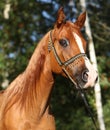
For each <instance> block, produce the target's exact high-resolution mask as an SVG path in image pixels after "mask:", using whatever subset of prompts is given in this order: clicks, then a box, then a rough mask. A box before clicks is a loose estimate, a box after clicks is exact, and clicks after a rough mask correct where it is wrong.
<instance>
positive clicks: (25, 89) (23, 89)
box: [0, 34, 48, 113]
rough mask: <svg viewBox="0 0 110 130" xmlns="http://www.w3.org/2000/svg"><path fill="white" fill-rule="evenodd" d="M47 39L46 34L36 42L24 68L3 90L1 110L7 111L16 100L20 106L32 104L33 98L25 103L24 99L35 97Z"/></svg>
mask: <svg viewBox="0 0 110 130" xmlns="http://www.w3.org/2000/svg"><path fill="white" fill-rule="evenodd" d="M47 40H48V34H47V35H46V36H45V37H44V38H43V39H42V40H41V41H40V43H39V44H38V46H37V48H36V49H35V51H34V53H33V55H32V57H31V59H30V61H29V64H28V66H27V68H26V70H25V71H24V72H23V73H22V74H20V75H19V76H18V77H17V78H16V79H15V80H14V81H13V82H12V83H11V84H10V85H9V87H8V88H7V89H6V90H5V91H4V93H3V94H4V101H3V104H2V106H1V108H0V109H1V110H2V111H4V112H6V111H8V110H9V109H10V108H11V107H12V106H13V104H15V103H16V102H18V103H19V106H21V107H22V106H23V105H31V106H32V104H33V100H31V102H27V104H25V103H26V100H28V97H33V98H36V97H35V92H36V89H35V87H36V86H37V81H38V80H39V77H40V74H41V72H42V69H43V64H44V61H45V47H47V46H46V45H45V44H46V43H47V42H48V41H47ZM27 95H28V96H27ZM30 99H32V98H30ZM30 103H31V104H30ZM28 108H29V107H28ZM31 108H32V107H31ZM4 112H2V113H4Z"/></svg>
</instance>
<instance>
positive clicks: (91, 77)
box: [73, 32, 97, 88]
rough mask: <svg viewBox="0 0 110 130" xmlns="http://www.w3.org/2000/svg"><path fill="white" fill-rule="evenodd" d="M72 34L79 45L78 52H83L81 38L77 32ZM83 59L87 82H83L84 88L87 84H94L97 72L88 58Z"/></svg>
mask: <svg viewBox="0 0 110 130" xmlns="http://www.w3.org/2000/svg"><path fill="white" fill-rule="evenodd" d="M73 35H74V38H75V40H76V43H77V45H78V47H79V50H80V53H85V51H84V48H83V43H82V40H81V38H80V37H79V36H78V34H76V33H74V32H73ZM84 60H85V65H86V67H87V69H88V72H87V74H88V82H87V83H86V84H85V86H84V87H85V88H86V87H88V86H93V85H94V81H95V79H96V77H97V72H96V71H95V69H94V68H93V65H92V64H91V63H90V61H89V59H88V58H87V57H85V58H84Z"/></svg>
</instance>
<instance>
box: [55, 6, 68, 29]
mask: <svg viewBox="0 0 110 130" xmlns="http://www.w3.org/2000/svg"><path fill="white" fill-rule="evenodd" d="M65 18H66V16H65V14H64V10H63V7H61V8H60V9H59V10H58V15H57V21H56V23H55V26H54V28H60V26H61V25H62V24H64V23H65Z"/></svg>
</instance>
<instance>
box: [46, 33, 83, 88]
mask: <svg viewBox="0 0 110 130" xmlns="http://www.w3.org/2000/svg"><path fill="white" fill-rule="evenodd" d="M51 50H52V51H53V53H54V56H55V58H56V60H57V62H58V64H59V66H61V67H62V70H63V71H64V73H65V74H66V75H67V76H68V78H69V79H70V80H71V81H72V82H73V83H74V84H75V86H76V87H77V83H76V82H75V81H74V80H73V79H72V77H71V76H70V75H69V73H68V71H67V70H66V66H68V65H69V64H71V63H73V62H74V61H76V60H77V59H79V58H80V57H86V54H85V53H79V54H77V55H75V56H73V57H72V58H70V59H69V60H67V61H65V62H62V61H61V59H60V57H59V56H58V54H57V51H56V49H55V46H54V44H53V42H52V31H50V37H49V44H48V51H49V52H50V51H51Z"/></svg>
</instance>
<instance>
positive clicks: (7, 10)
mask: <svg viewBox="0 0 110 130" xmlns="http://www.w3.org/2000/svg"><path fill="white" fill-rule="evenodd" d="M10 7H11V4H10V2H9V0H6V4H5V8H4V12H3V16H4V18H5V19H9V11H10Z"/></svg>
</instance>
